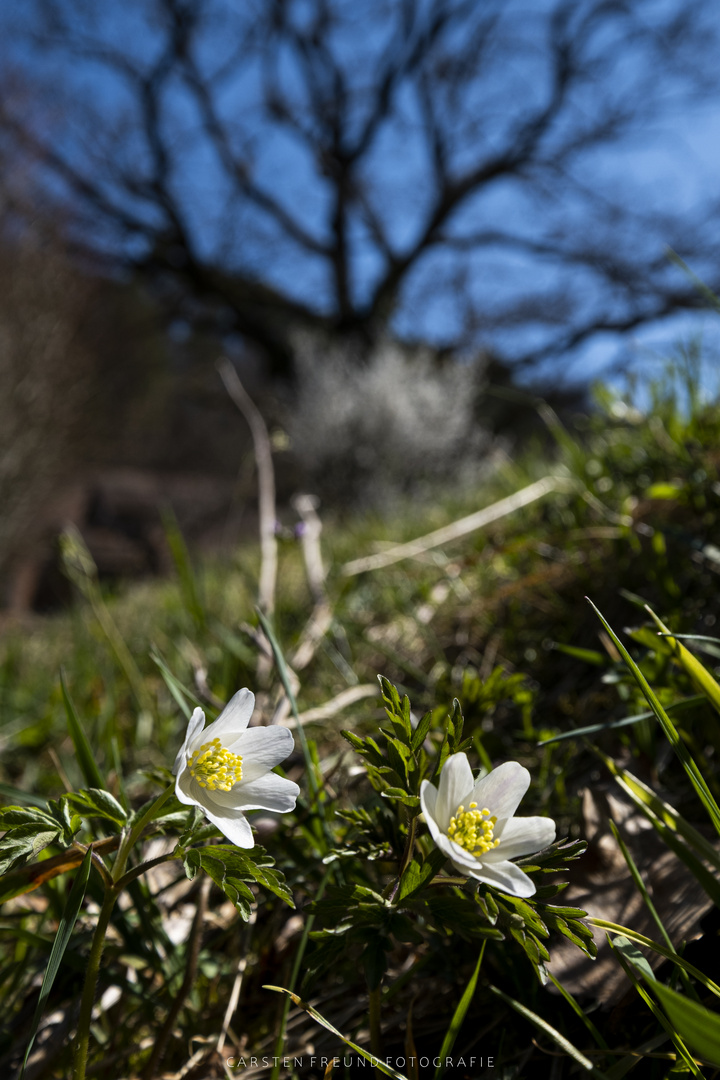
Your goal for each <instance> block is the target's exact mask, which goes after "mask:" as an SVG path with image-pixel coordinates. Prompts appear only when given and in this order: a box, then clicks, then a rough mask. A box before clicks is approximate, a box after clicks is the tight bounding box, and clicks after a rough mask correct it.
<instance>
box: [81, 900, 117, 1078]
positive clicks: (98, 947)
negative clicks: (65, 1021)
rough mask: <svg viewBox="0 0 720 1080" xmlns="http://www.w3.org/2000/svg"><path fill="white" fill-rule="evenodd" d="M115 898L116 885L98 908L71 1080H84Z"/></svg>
mask: <svg viewBox="0 0 720 1080" xmlns="http://www.w3.org/2000/svg"><path fill="white" fill-rule="evenodd" d="M117 897H118V888H117V886H116V885H114V886H112V888H110V889H107V890H106V892H105V899H104V900H103V905H102V907H101V908H100V914H99V916H98V921H97V926H96V927H95V933H94V935H93V939H92V945H91V946H90V955H89V956H88V966H87V972H86V974H85V985H84V986H83V992H82V998H81V999H80V1017H79V1020H78V1028H77V1037H76V1041H75V1068H74V1071H73V1080H85V1070H86V1067H87V1056H88V1044H89V1041H90V1023H91V1021H92V1011H93V1004H94V1002H95V989H96V987H97V979H98V973H99V971H100V961H101V960H102V954H103V948H104V946H105V935H106V933H107V928H108V924H109V922H110V916H111V915H112V910H113V908H114V907H115V901H116V900H117Z"/></svg>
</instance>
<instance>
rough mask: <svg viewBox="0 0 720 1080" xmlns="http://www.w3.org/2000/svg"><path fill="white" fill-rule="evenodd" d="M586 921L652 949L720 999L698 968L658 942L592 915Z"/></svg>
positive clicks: (714, 985) (713, 984)
mask: <svg viewBox="0 0 720 1080" xmlns="http://www.w3.org/2000/svg"><path fill="white" fill-rule="evenodd" d="M587 921H588V922H589V923H590V924H591V925H592V926H597V927H599V928H600V930H609V931H611V932H612V933H613V934H619V935H620V936H621V937H626V938H629V939H630V941H635V942H637V944H638V945H645V946H646V947H647V948H648V949H652V950H653V951H654V952H656V953H659V954H660V956H664V957H665V959H666V960H672V962H673V964H676V965H677V966H678V967H679V968H682V969H683V971H686V972H687V973H688V975H692V977H693V979H697V981H698V982H699V983H700V984H701V985H702V986H704V987H705V988H706V989H707V990H710V991H711V993H713V994H715V996H716V997H720V986H718V984H717V983H716V982H713V980H712V979H709V978H708V977H707V975H705V974H703V972H702V971H700V969H699V968H696V967H695V965H694V964H691V963H689V962H688V961H687V960H685V958H684V957H682V956H679V955H678V953H676V952H675V951H674V950H672V951H671V950H670V949H666V948H665V946H664V945H661V944H660V943H659V942H658V941H653V939H652V938H649V937H645V935H644V934H638V933H637V932H636V931H635V930H631V929H630V928H629V927H627V926H620V924H619V923H614V922H609V921H608V920H607V919H598V918H596V917H595V916H594V915H588V916H587Z"/></svg>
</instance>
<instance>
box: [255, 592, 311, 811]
mask: <svg viewBox="0 0 720 1080" xmlns="http://www.w3.org/2000/svg"><path fill="white" fill-rule="evenodd" d="M255 610H256V612H257V617H258V619H259V620H260V625H261V626H262V628H263V631H264V632H265V636H266V637H267V639H268V641H269V642H270V648H271V649H272V652H273V656H274V658H275V665H276V667H277V669H278V675H279V676H280V682H281V683H282V684H283V689H284V690H285V693H286V694H287V698H288V701H289V702H290V709H291V711H292V714H293V717H294V719H295V727H296V730H297V733H298V738H299V739H300V746H301V748H302V752H303V757H304V758H305V769H306V771H307V777H308V784H309V786H310V794H311V796H312V801H313V803H314V804H315V805H316V806H319V795H320V792H319V788H318V783H317V777H316V774H315V765H314V763H313V760H312V756H311V754H310V747H309V746H308V741H307V736H306V735H305V731H304V729H303V726H302V724H301V723H300V720H299V717H298V707H297V702H296V700H295V694H294V692H293V688H292V683H291V681H290V672H289V670H288V666H287V663H286V662H285V656H284V655H283V651H282V649H281V648H280V645H279V643H278V640H277V638H276V637H275V632H274V630H273V628H272V626H271V624H270V620H269V619H268V618H267V616H266V615H265V614H264V613H263V612H262V611H261V610H260V608H256V609H255Z"/></svg>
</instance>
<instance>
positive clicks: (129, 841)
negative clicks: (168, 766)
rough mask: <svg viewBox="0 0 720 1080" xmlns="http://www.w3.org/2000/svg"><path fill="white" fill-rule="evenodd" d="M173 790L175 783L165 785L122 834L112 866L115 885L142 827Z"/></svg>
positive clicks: (150, 819)
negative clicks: (160, 792) (140, 815)
mask: <svg viewBox="0 0 720 1080" xmlns="http://www.w3.org/2000/svg"><path fill="white" fill-rule="evenodd" d="M174 791H175V785H174V784H170V786H169V787H167V788H166V789H165V791H163V792H162V794H161V795H158V797H157V799H155V801H154V802H152V803H151V804H150V806H148V808H147V810H146V811H145V813H144V814H143V815H142V817H140V818H138V820H137V821H136V822H135V824H134V825H133V827H132V828H131V829H130V830H129V832H127V833H125V834H124V836H123V838H122V840H121V842H120V849H119V851H118V853H117V858H116V859H115V866H114V867H113V880H114V881H115V883H116V885H117V883H118V882H119V881H120V879H121V878H122V877H123V875H124V873H125V867H126V866H127V861H128V856H129V854H130V852H131V851H132V849H133V847H134V846H135V844H136V842H137V840H138V839H139V837H140V835H141V833H142V831H143V829H145V828H146V826H148V825H149V824H150V822H151V821H154V820H155V818H156V817H157V815H158V811H159V810H161V809H162V807H163V806H164V805H165V803H166V802H167V800H168V799H169V798H170V796H171V795H172V794H173V793H174Z"/></svg>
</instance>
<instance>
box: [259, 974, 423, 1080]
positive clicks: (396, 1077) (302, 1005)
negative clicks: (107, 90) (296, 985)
mask: <svg viewBox="0 0 720 1080" xmlns="http://www.w3.org/2000/svg"><path fill="white" fill-rule="evenodd" d="M263 990H274V991H275V993H276V994H287V995H288V997H289V998H290V1000H291V1001H292V1002H293V1004H294V1005H297V1006H298V1008H299V1009H304V1010H305V1012H306V1013H307V1014H308V1015H309V1016H312V1018H313V1020H316V1021H317V1023H318V1024H321V1025H322V1026H323V1027H324V1028H326V1029H327V1030H328V1031H330V1032H332V1034H333V1035H337V1037H338V1038H339V1039H342V1041H343V1042H344V1043H345V1045H346V1046H349V1047H350V1049H351V1050H354V1051H355V1053H356V1054H360V1056H361V1057H363V1058H365V1060H366V1061H369V1062H370V1064H371V1065H372V1066H374V1068H376V1069H379V1070H380V1072H383V1073H385V1075H386V1076H392V1077H393V1080H407V1077H406V1076H404V1075H403V1073H401V1072H397V1071H396V1070H395V1069H392V1068H390V1066H389V1065H386V1064H385V1062H384V1061H383V1060H382V1059H381V1058H377V1057H375V1056H374V1054H371V1053H370V1052H369V1051H368V1050H363V1048H362V1046H358V1045H357V1043H354V1042H353V1041H352V1039H348V1037H347V1035H343V1033H342V1032H341V1031H338V1029H337V1028H336V1027H333V1025H332V1024H331V1023H330V1021H329V1020H326V1019H325V1017H324V1016H322V1015H321V1014H320V1013H319V1012H318V1011H317V1009H314V1008H313V1007H312V1005H309V1004H308V1003H307V1001H303V1000H302V999H301V998H299V997H298V995H297V994H293V993H292V991H290V990H286V989H285V987H284V986H269V985H266V986H263Z"/></svg>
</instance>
